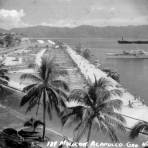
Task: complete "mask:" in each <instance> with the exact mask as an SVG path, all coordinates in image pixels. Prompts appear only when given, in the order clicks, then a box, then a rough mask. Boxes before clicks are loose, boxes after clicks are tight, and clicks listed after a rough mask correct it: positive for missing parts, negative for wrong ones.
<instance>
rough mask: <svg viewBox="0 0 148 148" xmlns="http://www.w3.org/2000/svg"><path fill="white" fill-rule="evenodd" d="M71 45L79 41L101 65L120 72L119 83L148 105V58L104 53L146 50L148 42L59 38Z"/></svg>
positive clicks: (147, 49)
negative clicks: (115, 55) (117, 57)
mask: <svg viewBox="0 0 148 148" xmlns="http://www.w3.org/2000/svg"><path fill="white" fill-rule="evenodd" d="M59 40H61V41H64V42H66V43H68V44H70V45H71V46H73V47H74V46H76V45H78V44H79V43H81V45H82V47H86V48H90V49H91V54H92V55H93V56H94V58H97V59H98V60H99V61H100V63H101V64H102V66H104V67H106V68H111V69H113V70H115V71H117V72H118V73H119V74H120V81H121V84H122V85H123V86H124V87H125V88H126V89H127V90H128V91H130V92H131V93H132V94H133V95H135V96H137V97H139V96H140V97H141V98H142V99H144V100H145V103H146V104H147V105H148V59H108V58H107V56H106V55H105V53H109V52H121V51H122V50H133V49H143V50H145V51H148V44H139V45H138V44H118V43H117V39H100V38H95V39H94V38H75V39H72V38H69V39H68V38H66V39H59Z"/></svg>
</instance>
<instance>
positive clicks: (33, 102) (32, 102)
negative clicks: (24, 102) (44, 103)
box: [26, 97, 39, 113]
mask: <svg viewBox="0 0 148 148" xmlns="http://www.w3.org/2000/svg"><path fill="white" fill-rule="evenodd" d="M38 99H39V98H38V97H31V99H30V100H29V105H28V107H27V109H26V113H27V112H29V111H31V109H32V108H34V107H35V106H36V105H37V103H38Z"/></svg>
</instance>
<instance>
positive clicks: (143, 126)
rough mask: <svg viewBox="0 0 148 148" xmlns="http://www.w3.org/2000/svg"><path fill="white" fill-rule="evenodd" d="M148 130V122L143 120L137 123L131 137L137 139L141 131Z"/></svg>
mask: <svg viewBox="0 0 148 148" xmlns="http://www.w3.org/2000/svg"><path fill="white" fill-rule="evenodd" d="M144 131H145V132H148V123H147V122H145V121H141V122H139V123H137V124H136V125H135V126H134V127H133V128H132V130H131V132H130V138H131V139H135V138H136V137H138V135H139V133H140V132H144Z"/></svg>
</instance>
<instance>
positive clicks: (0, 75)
mask: <svg viewBox="0 0 148 148" xmlns="http://www.w3.org/2000/svg"><path fill="white" fill-rule="evenodd" d="M7 74H8V69H7V68H6V67H5V65H4V64H3V63H0V92H1V93H2V92H4V91H3V90H2V89H3V85H7V84H8V81H9V77H8V76H7Z"/></svg>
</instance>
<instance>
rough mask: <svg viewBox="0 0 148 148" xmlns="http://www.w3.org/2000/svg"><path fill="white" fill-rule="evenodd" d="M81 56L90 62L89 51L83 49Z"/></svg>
mask: <svg viewBox="0 0 148 148" xmlns="http://www.w3.org/2000/svg"><path fill="white" fill-rule="evenodd" d="M82 56H83V57H84V58H85V59H87V60H90V57H91V55H90V50H89V49H84V50H83V51H82Z"/></svg>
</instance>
